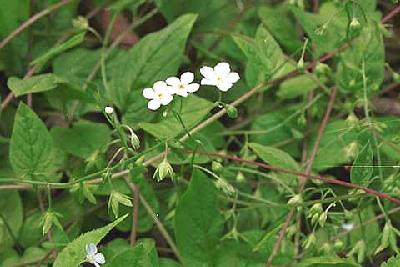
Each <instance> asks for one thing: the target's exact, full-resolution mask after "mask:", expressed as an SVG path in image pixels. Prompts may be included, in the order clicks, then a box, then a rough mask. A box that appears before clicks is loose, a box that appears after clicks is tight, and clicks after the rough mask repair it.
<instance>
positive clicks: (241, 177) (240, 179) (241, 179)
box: [236, 172, 246, 183]
mask: <svg viewBox="0 0 400 267" xmlns="http://www.w3.org/2000/svg"><path fill="white" fill-rule="evenodd" d="M236 181H237V182H239V183H243V182H245V181H246V177H244V174H243V173H242V172H238V174H237V175H236Z"/></svg>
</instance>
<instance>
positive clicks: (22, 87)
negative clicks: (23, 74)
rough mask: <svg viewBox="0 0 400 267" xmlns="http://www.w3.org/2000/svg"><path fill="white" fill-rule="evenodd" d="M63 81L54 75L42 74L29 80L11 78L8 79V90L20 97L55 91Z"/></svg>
mask: <svg viewBox="0 0 400 267" xmlns="http://www.w3.org/2000/svg"><path fill="white" fill-rule="evenodd" d="M62 83H65V81H64V80H63V79H61V78H60V77H58V76H57V75H55V74H53V73H47V74H40V75H36V76H33V77H30V78H27V79H19V78H16V77H11V78H9V79H8V82H7V85H8V88H10V90H11V91H12V92H13V94H14V95H15V96H16V97H18V96H21V95H26V94H29V93H39V92H45V91H49V90H52V89H55V88H56V87H57V86H58V85H59V84H62Z"/></svg>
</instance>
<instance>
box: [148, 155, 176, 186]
mask: <svg viewBox="0 0 400 267" xmlns="http://www.w3.org/2000/svg"><path fill="white" fill-rule="evenodd" d="M173 176H174V169H173V168H172V166H171V164H169V162H168V160H167V158H164V160H163V161H162V162H161V163H160V164H159V165H158V167H157V169H156V171H155V172H154V175H153V178H156V179H157V182H161V181H162V180H164V178H166V177H170V178H173Z"/></svg>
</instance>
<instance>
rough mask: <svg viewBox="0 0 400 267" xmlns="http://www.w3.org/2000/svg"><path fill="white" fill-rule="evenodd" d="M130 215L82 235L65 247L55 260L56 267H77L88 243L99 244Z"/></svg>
mask: <svg viewBox="0 0 400 267" xmlns="http://www.w3.org/2000/svg"><path fill="white" fill-rule="evenodd" d="M127 216H128V215H124V216H122V217H120V218H119V219H117V220H115V221H114V222H112V223H110V224H108V225H106V226H104V227H102V228H99V229H96V230H93V231H91V232H88V233H85V234H82V235H80V236H79V237H78V238H77V239H75V240H74V241H72V242H71V243H70V244H68V246H67V247H66V248H64V249H63V250H62V251H61V252H60V254H58V257H57V258H56V260H55V262H54V267H76V266H79V264H80V263H81V262H82V261H83V260H84V259H85V256H86V249H85V247H86V245H87V244H90V243H93V244H95V245H97V244H98V243H99V242H100V241H101V240H102V239H103V238H104V237H105V236H106V235H107V234H108V232H110V231H111V229H113V228H114V227H115V226H116V225H117V224H119V223H120V222H122V221H123V220H124V219H125V218H126V217H127Z"/></svg>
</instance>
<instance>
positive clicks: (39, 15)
mask: <svg viewBox="0 0 400 267" xmlns="http://www.w3.org/2000/svg"><path fill="white" fill-rule="evenodd" d="M71 1H72V0H63V1H61V2H59V3H57V4H54V5H52V6H49V7H48V8H46V9H44V10H42V11H40V12H39V13H36V15H34V16H32V17H30V18H29V19H28V20H27V21H25V22H24V23H22V24H21V25H20V26H19V27H18V28H17V29H15V30H14V31H13V32H12V33H10V34H9V35H8V36H7V37H6V38H4V39H3V41H1V43H0V49H3V48H4V47H5V46H6V45H7V44H8V43H9V42H10V41H11V40H12V39H13V38H15V37H16V36H17V35H18V34H20V33H21V32H23V31H24V30H25V29H27V28H28V27H29V26H31V25H32V24H33V23H35V22H36V21H37V20H39V19H41V18H43V17H44V16H47V15H48V14H50V13H52V12H53V11H55V10H57V9H59V8H60V7H62V6H64V5H66V4H68V3H70V2H71Z"/></svg>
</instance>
